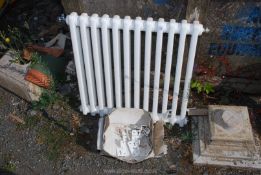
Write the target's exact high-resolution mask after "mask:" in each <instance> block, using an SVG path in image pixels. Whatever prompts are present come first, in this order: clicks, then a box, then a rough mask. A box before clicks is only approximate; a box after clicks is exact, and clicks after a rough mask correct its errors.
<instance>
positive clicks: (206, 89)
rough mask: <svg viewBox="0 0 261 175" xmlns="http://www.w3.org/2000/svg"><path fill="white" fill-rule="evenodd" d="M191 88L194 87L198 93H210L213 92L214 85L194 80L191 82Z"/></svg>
mask: <svg viewBox="0 0 261 175" xmlns="http://www.w3.org/2000/svg"><path fill="white" fill-rule="evenodd" d="M191 89H195V90H196V91H197V92H198V94H199V93H202V92H203V93H206V94H210V93H214V92H215V90H214V86H213V85H212V84H210V83H208V82H205V83H202V82H200V81H198V80H194V81H192V82H191Z"/></svg>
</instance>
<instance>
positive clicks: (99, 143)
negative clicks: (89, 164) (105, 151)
mask: <svg viewBox="0 0 261 175" xmlns="http://www.w3.org/2000/svg"><path fill="white" fill-rule="evenodd" d="M103 125H104V117H100V118H99V123H98V134H97V150H102V144H103Z"/></svg>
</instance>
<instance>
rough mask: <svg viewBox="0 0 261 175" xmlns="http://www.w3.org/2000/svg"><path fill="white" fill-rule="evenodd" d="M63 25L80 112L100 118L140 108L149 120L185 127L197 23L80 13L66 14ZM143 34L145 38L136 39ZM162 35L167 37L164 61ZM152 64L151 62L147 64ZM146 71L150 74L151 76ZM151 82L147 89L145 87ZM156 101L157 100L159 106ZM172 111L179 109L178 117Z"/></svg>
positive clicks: (199, 27)
mask: <svg viewBox="0 0 261 175" xmlns="http://www.w3.org/2000/svg"><path fill="white" fill-rule="evenodd" d="M66 22H67V24H68V25H69V27H70V32H71V39H72V45H73V52H74V59H75V65H76V72H77V78H78V84H79V91H80V98H81V104H82V111H83V114H88V113H92V114H95V113H97V112H98V113H99V114H100V115H101V116H104V115H105V114H107V113H109V112H110V111H111V110H112V109H113V108H141V109H144V110H146V111H149V112H150V113H151V115H152V117H153V119H154V121H157V120H159V119H163V120H165V121H166V122H170V123H171V124H174V123H178V124H179V125H181V126H182V125H184V124H185V123H186V111H187V104H188V97H189V90H190V81H191V77H192V71H193V65H194V58H195V53H196V47H197V41H198V37H199V35H201V34H202V32H203V31H204V28H203V26H202V25H201V24H199V22H198V21H195V22H194V23H193V24H189V23H187V21H186V20H183V21H182V22H181V23H177V22H176V21H175V20H170V22H164V19H162V18H160V19H159V20H158V21H153V20H152V18H148V19H147V20H142V19H141V18H140V17H137V18H136V19H135V20H133V19H131V18H130V17H128V16H127V17H125V18H124V19H121V18H120V17H119V16H114V17H113V18H110V17H109V16H108V15H104V16H103V17H99V16H98V15H97V14H94V15H92V16H88V15H87V14H85V13H84V14H82V15H81V16H78V15H77V14H76V13H71V14H70V15H69V16H67V18H66ZM143 33H145V37H142V35H143ZM153 33H156V46H155V55H152V53H154V50H152V45H153V42H152V41H153ZM163 35H164V36H165V35H167V43H166V56H164V57H163V56H162V51H163V47H164V44H163V41H164V36H163ZM176 35H179V36H178V38H179V42H178V46H174V38H175V36H176ZM188 35H191V39H190V45H189V53H188V61H187V65H186V75H185V82H184V88H183V95H182V99H181V109H178V99H179V91H180V82H181V72H182V66H183V57H184V50H185V43H186V37H187V36H188ZM142 38H144V39H142ZM142 46H144V47H142ZM175 47H178V50H177V55H174V48H175ZM143 48H144V50H142V49H143ZM163 59H165V60H164V61H165V62H166V64H165V66H164V70H161V69H162V60H163ZM174 59H176V68H175V80H174V83H173V84H174V87H172V88H173V93H172V94H169V89H170V87H169V86H170V79H171V78H170V77H171V69H172V65H173V63H172V61H173V60H174ZM152 61H153V62H154V64H151V62H152ZM141 63H144V64H141ZM142 65H143V66H142ZM152 66H153V67H152ZM151 71H152V72H154V73H153V76H151ZM161 72H163V73H164V77H163V79H162V81H164V83H163V84H164V87H163V88H162V89H160V78H162V77H161V76H160V75H161ZM132 76H133V77H132ZM142 79H143V81H142ZM151 80H153V86H152V85H151V84H150V82H151ZM160 91H161V92H162V93H160ZM150 94H153V95H150ZM160 95H161V96H160ZM169 95H172V96H173V98H172V101H169V98H168V97H169ZM159 97H161V98H162V103H160V104H159ZM150 103H152V105H150ZM150 106H151V107H150ZM168 106H170V107H169V108H168ZM177 110H178V111H180V114H179V115H177Z"/></svg>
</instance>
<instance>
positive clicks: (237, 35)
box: [209, 7, 261, 57]
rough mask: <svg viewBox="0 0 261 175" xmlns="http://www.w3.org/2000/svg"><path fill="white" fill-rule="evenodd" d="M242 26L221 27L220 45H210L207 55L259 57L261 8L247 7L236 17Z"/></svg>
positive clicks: (260, 54)
mask: <svg viewBox="0 0 261 175" xmlns="http://www.w3.org/2000/svg"><path fill="white" fill-rule="evenodd" d="M236 18H237V19H239V20H240V21H241V23H242V25H235V24H233V25H232V24H226V25H224V26H223V27H222V30H221V34H220V38H221V40H222V42H221V43H211V44H210V46H209V54H210V55H217V56H224V55H238V56H258V57H259V56H261V8H260V7H247V8H244V9H241V11H240V12H239V13H238V14H237V15H236Z"/></svg>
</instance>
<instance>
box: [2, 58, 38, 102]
mask: <svg viewBox="0 0 261 175" xmlns="http://www.w3.org/2000/svg"><path fill="white" fill-rule="evenodd" d="M12 60H13V58H12V57H11V55H10V54H9V53H6V54H5V55H4V56H3V57H2V58H1V59H0V86H2V87H3V88H5V89H7V90H9V91H11V92H13V93H15V94H16V95H18V96H19V97H21V98H23V99H25V100H27V101H36V100H38V99H39V98H40V96H41V93H42V89H41V88H40V87H39V86H37V85H34V84H33V83H30V82H28V81H26V80H25V79H24V76H25V74H26V71H27V68H28V66H29V64H24V65H20V64H16V63H12V62H11V61H12Z"/></svg>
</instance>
